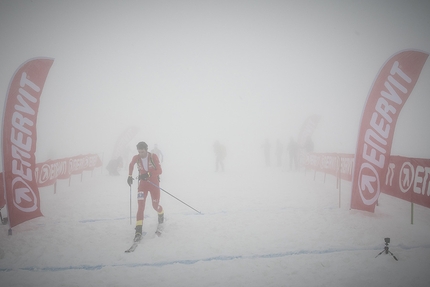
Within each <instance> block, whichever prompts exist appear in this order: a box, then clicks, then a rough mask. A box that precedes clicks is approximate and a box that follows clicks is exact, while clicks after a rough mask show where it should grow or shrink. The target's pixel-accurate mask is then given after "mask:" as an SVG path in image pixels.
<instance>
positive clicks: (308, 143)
mask: <svg viewBox="0 0 430 287" xmlns="http://www.w3.org/2000/svg"><path fill="white" fill-rule="evenodd" d="M304 148H305V151H306V152H313V151H314V142H313V141H312V139H311V137H308V138H307V140H306V142H305V145H304Z"/></svg>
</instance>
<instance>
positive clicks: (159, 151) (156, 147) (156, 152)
mask: <svg viewBox="0 0 430 287" xmlns="http://www.w3.org/2000/svg"><path fill="white" fill-rule="evenodd" d="M151 153H153V154H156V155H157V156H158V159H159V160H160V162H163V160H164V156H163V153H162V152H161V150H159V149H158V146H157V144H155V145H154V148H153V149H152V150H151Z"/></svg>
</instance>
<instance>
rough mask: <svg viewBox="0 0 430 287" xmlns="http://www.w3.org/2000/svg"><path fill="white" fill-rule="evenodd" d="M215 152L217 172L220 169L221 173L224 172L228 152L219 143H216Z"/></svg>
mask: <svg viewBox="0 0 430 287" xmlns="http://www.w3.org/2000/svg"><path fill="white" fill-rule="evenodd" d="M214 152H215V171H218V169H219V168H220V169H221V171H224V159H225V157H226V156H227V150H226V148H225V146H224V145H222V144H220V143H219V142H218V141H215V143H214Z"/></svg>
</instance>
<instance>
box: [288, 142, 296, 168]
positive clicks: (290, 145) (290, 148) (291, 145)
mask: <svg viewBox="0 0 430 287" xmlns="http://www.w3.org/2000/svg"><path fill="white" fill-rule="evenodd" d="M287 150H288V155H289V157H290V170H293V165H294V169H295V170H297V169H298V167H299V166H298V161H299V158H298V157H299V155H298V153H299V145H298V144H297V143H296V141H295V140H294V139H293V137H291V139H290V142H289V143H288V146H287Z"/></svg>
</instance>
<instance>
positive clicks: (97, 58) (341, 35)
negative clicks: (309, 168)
mask: <svg viewBox="0 0 430 287" xmlns="http://www.w3.org/2000/svg"><path fill="white" fill-rule="evenodd" d="M429 15H430V2H429V1H410V0H408V1H388V0H387V1H340V0H339V1H57V0H52V1H47V0H40V1H4V0H0V41H1V43H2V48H1V49H0V59H1V65H0V91H1V98H0V105H1V106H0V110H2V111H3V107H4V101H5V97H6V94H7V89H8V85H9V81H10V79H11V77H12V75H13V73H14V72H15V71H16V69H17V68H18V67H19V66H20V65H21V64H22V63H23V62H25V61H26V60H28V59H30V58H34V57H39V56H43V57H50V58H54V59H55V61H54V64H53V66H52V68H51V70H50V72H49V74H48V78H47V81H46V83H45V87H44V91H43V93H42V97H41V102H40V107H39V116H38V123H37V129H38V141H37V155H36V156H37V161H38V162H42V161H45V160H47V159H49V158H51V159H56V158H62V157H67V156H74V155H77V154H85V153H104V155H105V163H106V160H107V159H109V157H110V156H111V153H112V150H113V147H114V145H115V141H116V140H117V138H118V136H119V135H120V134H121V132H122V131H123V130H125V129H126V128H127V127H129V126H137V127H139V129H140V132H139V134H138V135H137V136H136V137H135V138H134V139H133V140H132V142H130V148H131V149H132V150H133V151H134V148H135V144H136V143H137V142H138V141H146V142H147V143H148V144H149V145H150V149H151V148H152V147H153V146H154V144H155V143H157V144H158V145H159V147H160V148H161V149H162V151H163V152H164V154H165V157H166V158H167V159H169V161H176V162H181V165H182V167H183V168H184V169H185V168H187V167H189V166H190V165H194V166H196V167H198V166H204V167H205V168H208V169H213V168H214V166H213V165H214V163H213V161H214V159H213V157H214V156H213V151H212V145H213V143H214V141H215V140H218V141H220V142H221V143H223V144H225V145H226V146H227V150H228V155H229V156H230V158H236V159H237V160H238V162H239V161H242V160H243V159H244V158H249V157H251V158H261V159H262V157H263V155H262V149H261V146H262V144H263V143H264V141H265V140H266V139H269V141H270V142H271V143H272V147H274V146H275V142H276V140H277V139H280V140H282V141H283V143H284V144H285V145H286V143H287V142H288V140H289V139H290V137H294V138H296V139H297V136H298V133H299V130H300V128H301V126H302V124H303V122H304V121H305V119H306V118H307V117H308V116H310V115H312V114H318V115H321V122H320V123H319V125H318V127H317V129H316V130H315V133H314V136H313V141H314V144H315V151H316V152H346V153H354V152H355V147H356V139H357V135H358V127H359V122H360V118H361V113H362V110H363V106H364V103H365V101H366V98H367V94H368V92H369V90H370V88H371V85H372V83H373V80H374V78H375V77H376V75H377V73H378V71H379V69H380V68H381V66H382V65H383V64H384V62H385V61H386V60H387V59H388V58H389V57H391V55H393V54H394V53H397V52H398V51H400V50H404V49H418V50H422V51H425V52H430V16H429ZM429 80H430V63H426V65H425V66H424V69H423V71H422V74H421V76H420V79H419V81H418V83H417V85H416V87H415V89H414V91H413V93H412V94H411V96H410V98H409V100H408V102H407V103H406V105H405V107H404V109H403V110H402V112H401V114H400V118H399V121H398V124H397V127H396V133H395V138H394V144H393V150H392V154H397V155H402V156H411V157H423V158H429V157H430V148H429V146H430V133H429V132H428V130H427V128H426V127H427V123H428V122H430V113H428V108H429V107H430V81H429ZM230 165H232V161H230ZM237 167H238V168H243V169H246V168H249V166H237ZM228 168H229V166H228V165H227V167H226V169H227V170H228Z"/></svg>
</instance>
